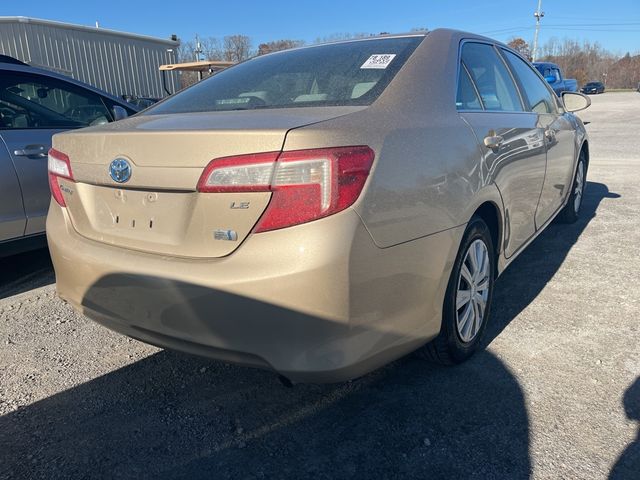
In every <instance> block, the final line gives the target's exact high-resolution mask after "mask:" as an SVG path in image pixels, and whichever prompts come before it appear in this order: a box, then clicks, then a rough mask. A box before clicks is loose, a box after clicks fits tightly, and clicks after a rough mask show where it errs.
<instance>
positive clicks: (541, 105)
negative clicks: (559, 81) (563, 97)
mask: <svg viewBox="0 0 640 480" xmlns="http://www.w3.org/2000/svg"><path fill="white" fill-rule="evenodd" d="M502 53H503V54H504V56H505V58H506V59H507V63H508V64H509V66H510V67H511V71H512V72H513V74H514V76H515V77H516V78H517V79H518V80H519V81H520V85H521V92H522V93H523V95H524V96H525V98H526V100H527V102H528V104H529V108H528V109H529V110H531V111H533V112H536V113H555V112H557V108H556V101H555V98H556V96H555V94H554V95H552V94H551V92H550V91H549V88H548V87H547V83H546V82H545V81H544V80H543V79H541V78H540V77H539V76H538V75H537V74H536V73H535V72H534V71H533V68H531V67H530V66H529V65H528V64H527V63H526V62H525V61H524V60H522V59H521V58H520V57H518V56H517V55H515V54H513V53H511V52H510V51H508V50H504V49H502Z"/></svg>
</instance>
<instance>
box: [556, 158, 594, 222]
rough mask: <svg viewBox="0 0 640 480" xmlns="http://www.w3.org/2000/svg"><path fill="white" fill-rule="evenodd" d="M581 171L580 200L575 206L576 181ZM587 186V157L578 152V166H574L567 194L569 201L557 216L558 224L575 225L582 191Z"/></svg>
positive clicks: (580, 204)
mask: <svg viewBox="0 0 640 480" xmlns="http://www.w3.org/2000/svg"><path fill="white" fill-rule="evenodd" d="M581 169H582V181H581V182H580V190H581V191H580V198H579V201H578V202H577V206H576V198H577V196H578V181H579V177H580V170H581ZM586 184H587V157H586V155H585V153H584V150H583V151H581V152H580V156H579V157H578V164H577V165H576V173H575V174H574V176H573V181H572V182H571V192H570V193H569V200H568V201H567V204H566V205H565V206H564V208H563V209H562V210H561V211H560V213H559V214H558V217H557V218H558V222H560V223H575V222H576V221H577V220H578V217H580V210H581V208H582V203H583V201H584V189H585V186H586Z"/></svg>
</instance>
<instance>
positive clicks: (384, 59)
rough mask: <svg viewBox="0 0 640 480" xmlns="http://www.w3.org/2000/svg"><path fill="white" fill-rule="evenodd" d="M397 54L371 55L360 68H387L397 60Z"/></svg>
mask: <svg viewBox="0 0 640 480" xmlns="http://www.w3.org/2000/svg"><path fill="white" fill-rule="evenodd" d="M395 56H396V54H395V53H380V54H375V55H371V56H370V57H369V58H368V59H367V61H366V62H364V63H363V64H362V66H361V67H360V68H387V67H388V66H389V64H390V63H391V61H392V60H393V59H394V58H395Z"/></svg>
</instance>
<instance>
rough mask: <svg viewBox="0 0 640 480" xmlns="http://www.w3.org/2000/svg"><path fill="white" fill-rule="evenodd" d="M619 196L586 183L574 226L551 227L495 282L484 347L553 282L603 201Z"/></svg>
mask: <svg viewBox="0 0 640 480" xmlns="http://www.w3.org/2000/svg"><path fill="white" fill-rule="evenodd" d="M617 198H620V195H619V194H617V193H613V192H610V191H609V188H608V187H607V186H606V185H604V184H602V183H596V182H587V184H586V188H585V194H584V197H583V203H582V207H581V208H582V210H581V211H580V217H579V219H578V221H577V222H575V223H573V224H570V225H563V224H559V223H557V222H553V223H551V225H549V226H548V227H547V228H546V229H545V230H544V231H543V232H542V233H541V234H540V236H539V237H538V238H536V239H535V240H534V241H533V242H532V243H531V245H529V246H528V247H527V248H526V249H525V250H524V251H523V252H522V253H521V254H520V255H519V256H518V258H516V259H515V260H514V261H513V263H512V264H511V265H509V267H508V268H507V269H506V270H505V271H504V272H503V274H502V275H501V276H500V278H499V279H498V281H497V282H496V290H495V292H494V297H493V303H492V307H491V308H492V311H491V323H489V324H488V325H487V329H486V332H485V343H487V344H489V343H491V341H492V340H493V339H494V338H495V337H497V336H498V335H499V334H500V332H502V330H503V329H504V328H505V327H506V326H507V325H509V323H510V322H511V320H513V319H514V318H515V317H516V316H517V315H518V314H519V313H520V312H521V311H522V310H524V309H525V308H526V307H527V305H529V304H530V303H531V302H532V301H533V300H534V299H535V298H536V297H537V296H538V295H539V294H540V292H541V291H542V289H543V288H544V287H545V285H546V284H547V283H548V282H549V280H551V278H553V276H554V275H555V274H556V272H557V271H558V269H559V268H560V266H561V265H562V263H563V262H564V260H565V258H566V256H567V254H568V253H569V251H570V250H571V247H572V246H573V245H575V243H576V242H577V241H578V238H579V237H580V235H582V233H583V232H584V230H585V228H586V227H587V225H588V224H589V223H590V222H591V221H592V220H593V219H594V218H595V216H596V212H597V210H598V207H599V205H600V202H602V200H603V199H617Z"/></svg>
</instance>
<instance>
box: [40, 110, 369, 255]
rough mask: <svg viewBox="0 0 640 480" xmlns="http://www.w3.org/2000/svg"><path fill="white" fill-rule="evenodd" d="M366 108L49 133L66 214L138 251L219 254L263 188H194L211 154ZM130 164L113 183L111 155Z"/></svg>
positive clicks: (89, 233)
mask: <svg viewBox="0 0 640 480" xmlns="http://www.w3.org/2000/svg"><path fill="white" fill-rule="evenodd" d="M360 109H362V107H328V108H299V109H282V110H263V111H251V112H246V111H244V112H235V111H232V112H217V113H195V114H194V113H190V114H179V115H148V116H144V115H143V116H136V117H132V118H129V119H127V120H124V121H121V122H117V123H114V124H111V125H107V126H103V127H100V128H89V129H84V130H81V131H76V132H73V133H65V134H61V135H57V136H56V137H54V141H53V144H54V148H55V149H57V150H59V151H61V152H64V153H65V154H66V155H68V156H69V159H70V164H71V170H72V172H73V177H74V180H75V182H74V181H71V180H66V179H62V178H59V179H58V182H59V183H60V185H61V186H62V187H63V188H62V192H63V196H64V198H65V202H66V205H67V211H68V214H69V218H70V220H71V223H72V225H73V227H74V228H75V230H76V231H77V232H78V233H79V234H81V235H83V236H84V237H86V238H89V239H91V240H95V241H98V242H103V243H107V244H111V245H117V246H121V247H126V248H130V249H135V250H139V251H143V252H148V253H154V254H162V255H169V256H181V257H197V258H203V257H210V258H214V257H221V256H225V255H229V254H230V253H232V252H233V251H234V250H235V249H236V248H238V246H239V245H240V243H241V242H242V241H243V240H244V239H245V238H246V237H247V235H249V233H250V232H251V230H252V229H253V226H254V225H255V224H256V222H257V221H258V219H259V218H260V216H261V214H262V213H263V212H264V210H265V208H266V206H267V205H268V203H269V200H270V197H271V193H269V192H243V193H199V192H197V191H196V185H197V183H198V179H199V178H200V176H201V174H202V172H203V170H204V168H205V167H206V166H207V164H208V163H209V162H210V161H211V160H212V159H215V158H221V157H229V156H235V155H243V154H249V153H258V152H279V151H280V150H281V149H282V145H283V143H284V139H285V136H286V133H287V131H289V130H290V129H292V128H296V127H300V126H304V125H309V124H311V123H316V122H321V121H324V120H328V119H331V118H336V117H338V116H341V115H345V114H348V113H351V112H353V111H357V110H360ZM117 158H121V159H125V160H126V161H127V162H128V163H129V164H130V165H131V177H130V179H129V180H128V181H127V182H126V183H122V184H120V183H117V182H116V181H114V180H113V179H112V178H111V176H110V174H109V167H110V164H111V162H112V161H113V160H114V159H117Z"/></svg>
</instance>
